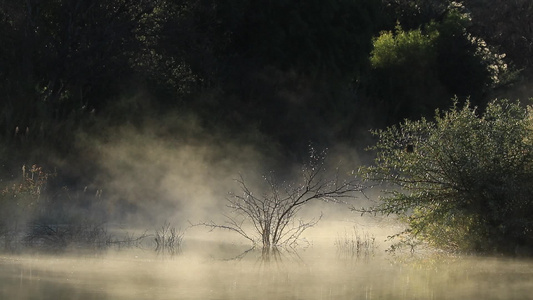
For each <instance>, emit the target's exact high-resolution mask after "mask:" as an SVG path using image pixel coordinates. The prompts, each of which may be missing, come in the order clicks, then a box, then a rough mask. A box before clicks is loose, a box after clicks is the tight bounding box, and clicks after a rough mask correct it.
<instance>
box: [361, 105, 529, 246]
mask: <svg viewBox="0 0 533 300" xmlns="http://www.w3.org/2000/svg"><path fill="white" fill-rule="evenodd" d="M531 112H532V111H531V107H527V108H524V107H522V106H520V105H519V103H511V102H509V101H506V100H499V101H498V100H495V101H493V102H491V103H489V105H488V107H487V109H486V110H485V112H484V113H479V112H478V111H477V109H476V108H474V107H471V106H470V105H469V103H466V104H465V105H464V106H463V107H462V108H460V107H458V105H457V102H455V103H454V106H453V107H452V108H451V109H450V110H449V111H446V112H444V113H439V112H438V111H437V114H436V116H435V121H431V122H430V121H428V120H426V119H421V120H418V121H408V120H406V121H404V122H403V123H401V124H399V125H397V126H392V127H389V128H387V129H385V130H378V131H375V132H374V134H375V135H376V136H377V137H378V138H379V140H378V142H377V143H376V145H374V146H373V147H372V148H371V149H373V150H375V151H376V152H377V158H376V160H375V164H374V165H372V166H369V167H366V168H362V169H361V172H362V174H363V176H364V177H365V178H366V179H368V180H372V181H378V182H384V183H386V184H388V185H390V187H391V188H390V189H388V190H387V191H386V194H385V196H384V197H383V198H382V200H383V201H382V202H381V203H380V204H378V205H377V206H375V207H372V208H370V209H362V210H360V211H362V212H374V213H378V212H379V213H385V214H398V215H400V216H401V218H403V219H404V220H405V221H406V222H407V223H408V225H409V229H408V232H409V233H411V234H412V235H414V236H416V237H417V238H419V239H422V240H425V241H427V242H428V243H430V244H432V245H435V246H437V247H442V248H448V249H453V250H464V251H476V252H504V253H505V252H511V251H513V249H514V248H515V247H516V246H521V245H529V244H531V245H533V202H532V201H531V199H532V196H533V185H532V184H531V183H532V182H533V139H532V138H533V135H532V129H533V119H532V114H531Z"/></svg>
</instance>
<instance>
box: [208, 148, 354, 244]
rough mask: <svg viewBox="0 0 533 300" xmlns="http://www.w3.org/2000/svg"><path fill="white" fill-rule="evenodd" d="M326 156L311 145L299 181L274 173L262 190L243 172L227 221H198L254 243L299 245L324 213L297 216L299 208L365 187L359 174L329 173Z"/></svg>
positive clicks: (339, 199) (348, 195)
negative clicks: (281, 179)
mask: <svg viewBox="0 0 533 300" xmlns="http://www.w3.org/2000/svg"><path fill="white" fill-rule="evenodd" d="M325 157H326V155H325V152H321V153H317V152H316V151H315V150H314V149H311V151H310V161H309V163H307V164H305V165H304V166H303V168H302V170H301V178H300V180H299V181H297V182H296V183H291V184H287V183H277V182H276V180H275V178H274V176H273V175H272V174H270V175H269V176H264V180H265V182H266V185H267V190H266V192H265V193H263V194H255V193H254V192H253V191H251V190H250V188H249V186H248V185H247V184H246V182H245V180H244V178H243V177H242V176H240V177H239V179H237V180H236V181H237V182H238V183H239V185H240V189H241V193H239V194H235V193H230V194H229V197H228V198H227V202H228V205H227V207H228V208H230V209H231V213H230V214H225V217H226V222H225V223H224V224H217V223H215V222H212V221H211V222H207V223H201V224H199V225H203V226H207V227H210V228H212V229H227V230H230V231H234V232H236V233H238V234H239V235H241V236H242V237H244V238H246V239H248V240H250V241H251V242H252V244H253V245H254V246H256V245H259V244H260V245H262V247H263V249H265V248H274V247H277V246H290V247H294V246H296V244H297V243H298V241H299V240H300V236H301V234H302V233H303V232H304V231H305V230H306V229H308V228H310V227H312V226H314V225H315V224H316V223H317V222H318V221H319V220H320V217H321V216H320V217H319V218H317V219H312V220H309V221H304V220H302V219H297V218H296V217H297V214H298V212H299V211H300V210H301V209H302V208H303V207H304V206H305V205H306V204H308V203H310V202H311V201H313V200H322V201H328V202H329V201H332V202H342V201H343V199H345V198H352V197H354V193H355V192H360V191H362V190H363V186H362V185H361V184H359V181H357V180H356V178H352V179H351V180H343V179H341V178H340V176H339V175H340V174H339V171H338V169H337V170H336V172H334V174H332V175H330V176H328V174H327V170H326V167H325V164H324V161H325Z"/></svg>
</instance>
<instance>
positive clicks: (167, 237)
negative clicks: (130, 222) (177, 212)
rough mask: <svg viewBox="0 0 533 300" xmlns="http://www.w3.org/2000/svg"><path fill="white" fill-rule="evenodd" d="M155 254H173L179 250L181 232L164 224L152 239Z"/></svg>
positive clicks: (181, 237) (168, 224) (181, 238)
mask: <svg viewBox="0 0 533 300" xmlns="http://www.w3.org/2000/svg"><path fill="white" fill-rule="evenodd" d="M154 241H155V244H156V248H155V250H156V251H157V252H161V253H165V252H168V253H170V254H175V253H177V252H179V251H180V250H181V242H182V241H183V232H182V231H181V230H179V229H176V228H175V227H172V226H171V225H170V223H169V222H165V224H163V225H162V226H161V227H160V228H159V229H157V230H156V231H155V238H154Z"/></svg>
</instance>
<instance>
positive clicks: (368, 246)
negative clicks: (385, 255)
mask: <svg viewBox="0 0 533 300" xmlns="http://www.w3.org/2000/svg"><path fill="white" fill-rule="evenodd" d="M335 246H336V247H337V251H338V252H339V254H340V255H342V256H344V257H369V256H372V255H374V252H375V249H376V238H375V237H374V235H373V234H370V233H368V232H366V231H358V230H357V228H355V226H354V227H353V228H352V230H351V231H345V232H344V234H343V235H339V236H338V237H337V239H336V240H335Z"/></svg>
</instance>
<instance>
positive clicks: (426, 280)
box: [0, 241, 533, 300]
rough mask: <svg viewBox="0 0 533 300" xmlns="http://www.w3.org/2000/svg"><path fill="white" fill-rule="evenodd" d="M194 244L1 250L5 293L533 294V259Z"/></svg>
mask: <svg viewBox="0 0 533 300" xmlns="http://www.w3.org/2000/svg"><path fill="white" fill-rule="evenodd" d="M243 249H245V248H244V247H243V245H236V244H232V243H222V242H217V243H214V242H207V241H196V242H194V241H193V242H188V243H186V244H185V245H184V247H183V251H182V252H181V253H179V254H176V255H170V254H162V253H156V252H154V251H153V250H149V249H147V250H142V249H134V250H128V251H124V250H121V251H108V252H106V253H98V254H94V253H92V254H91V253H89V254H87V253H85V254H76V255H61V256H57V255H35V254H34V255H24V256H22V255H12V254H9V255H6V254H0V299H81V300H86V299H533V261H532V260H519V259H513V258H494V257H491V258H488V257H483V258H481V257H464V256H463V257H460V256H451V255H442V254H434V253H433V254H428V253H426V254H424V255H420V254H415V255H413V256H411V255H410V254H404V255H401V256H392V255H389V254H385V253H384V251H383V250H384V249H377V250H376V252H375V254H374V255H370V256H364V255H363V256H359V257H357V256H351V255H344V254H342V253H339V252H338V251H337V249H336V247H335V246H333V245H330V246H328V245H311V246H309V247H308V248H305V249H300V250H299V251H298V252H296V253H293V252H282V253H280V254H279V255H275V256H270V259H269V260H268V261H267V260H266V259H264V257H263V256H262V255H261V252H260V251H252V252H249V253H248V254H247V255H246V256H244V257H243V258H241V259H230V258H232V257H234V254H238V253H240V252H241V251H242V250H243Z"/></svg>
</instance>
